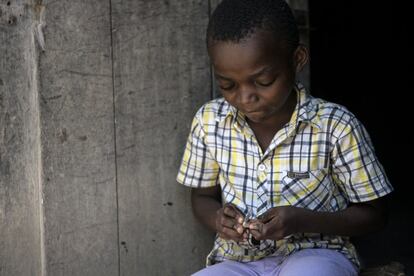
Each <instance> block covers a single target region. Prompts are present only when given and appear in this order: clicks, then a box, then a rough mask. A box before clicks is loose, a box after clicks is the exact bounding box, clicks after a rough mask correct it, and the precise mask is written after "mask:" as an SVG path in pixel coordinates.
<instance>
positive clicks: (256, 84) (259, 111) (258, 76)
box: [208, 31, 307, 123]
mask: <svg viewBox="0 0 414 276" xmlns="http://www.w3.org/2000/svg"><path fill="white" fill-rule="evenodd" d="M279 44H280V43H277V42H276V41H275V39H274V38H273V36H272V35H269V33H267V32H265V31H257V32H255V34H253V35H252V36H251V37H249V38H248V39H246V40H244V41H242V42H240V43H232V42H222V41H218V42H213V43H210V45H209V49H208V52H209V56H210V59H211V61H212V64H213V67H214V71H215V77H216V79H217V82H218V84H219V87H220V90H221V92H222V94H223V97H224V98H225V99H226V100H227V101H228V102H229V103H230V104H231V105H233V106H234V107H236V108H237V109H238V110H240V111H241V112H243V113H244V114H245V115H246V117H247V118H248V120H250V121H253V122H256V123H264V122H267V121H273V120H272V119H275V120H277V119H278V117H280V115H283V114H284V112H285V111H286V108H284V107H286V106H287V102H288V99H289V95H291V94H292V93H291V91H292V89H293V85H294V83H295V75H296V72H299V71H300V70H301V69H302V68H303V66H304V64H305V63H306V61H307V51H306V49H305V48H304V47H302V46H299V47H298V49H296V51H295V52H294V53H292V52H289V51H288V50H287V49H285V48H283V47H281V46H282V45H279ZM292 96H293V97H294V101H295V100H296V95H292ZM290 99H292V97H291V98H290Z"/></svg>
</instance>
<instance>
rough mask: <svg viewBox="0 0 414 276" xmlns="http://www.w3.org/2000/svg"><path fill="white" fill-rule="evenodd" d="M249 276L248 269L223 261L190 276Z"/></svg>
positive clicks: (235, 263)
mask: <svg viewBox="0 0 414 276" xmlns="http://www.w3.org/2000/svg"><path fill="white" fill-rule="evenodd" d="M242 275H251V273H250V271H249V270H248V268H247V267H246V266H245V265H244V264H243V263H239V262H234V261H225V262H222V263H219V264H215V265H212V266H209V267H206V268H204V269H202V270H200V271H198V272H196V273H195V274H193V275H192V276H242Z"/></svg>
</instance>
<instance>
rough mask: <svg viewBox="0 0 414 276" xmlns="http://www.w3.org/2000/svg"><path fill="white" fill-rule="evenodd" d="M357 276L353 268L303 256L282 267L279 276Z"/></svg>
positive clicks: (332, 261)
mask: <svg viewBox="0 0 414 276" xmlns="http://www.w3.org/2000/svg"><path fill="white" fill-rule="evenodd" d="M297 275H301V276H357V275H358V273H357V271H356V270H355V269H354V268H353V267H352V266H347V265H343V264H341V263H339V262H336V261H334V260H331V259H328V258H326V257H320V256H303V257H300V258H298V259H295V260H292V261H290V262H287V263H286V264H285V265H283V266H282V268H281V270H280V273H279V276H297Z"/></svg>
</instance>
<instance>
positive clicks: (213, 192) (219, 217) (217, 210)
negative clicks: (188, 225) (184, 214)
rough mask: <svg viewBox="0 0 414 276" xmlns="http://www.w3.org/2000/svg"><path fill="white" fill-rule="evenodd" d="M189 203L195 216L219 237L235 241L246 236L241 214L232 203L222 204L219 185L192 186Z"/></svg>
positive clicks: (241, 239)
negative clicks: (207, 186)
mask: <svg viewBox="0 0 414 276" xmlns="http://www.w3.org/2000/svg"><path fill="white" fill-rule="evenodd" d="M191 204H192V208H193V213H194V215H195V217H196V218H197V219H198V220H199V221H200V222H201V223H202V224H204V225H205V226H207V227H208V228H209V229H210V230H212V231H213V232H216V233H217V234H218V235H219V236H220V237H221V238H223V239H226V240H234V241H237V242H239V241H243V240H245V239H246V238H247V234H246V233H245V231H244V228H243V226H242V223H243V214H241V212H240V211H239V210H238V209H237V208H236V207H235V206H234V205H232V204H225V205H224V206H222V203H221V190H220V186H219V185H217V186H214V187H210V188H193V189H192V190H191Z"/></svg>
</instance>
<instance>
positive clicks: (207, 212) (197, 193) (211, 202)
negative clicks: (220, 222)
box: [191, 185, 222, 232]
mask: <svg viewBox="0 0 414 276" xmlns="http://www.w3.org/2000/svg"><path fill="white" fill-rule="evenodd" d="M191 205H192V208H193V213H194V216H195V217H196V218H197V219H198V220H199V221H200V222H201V223H202V224H204V225H205V226H207V227H208V228H209V229H210V230H211V231H213V232H216V213H217V210H219V209H220V208H221V207H222V206H221V194H220V186H218V185H217V186H214V187H211V188H193V189H191Z"/></svg>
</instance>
